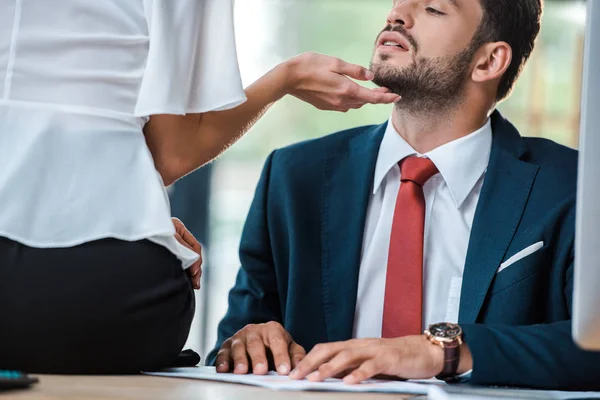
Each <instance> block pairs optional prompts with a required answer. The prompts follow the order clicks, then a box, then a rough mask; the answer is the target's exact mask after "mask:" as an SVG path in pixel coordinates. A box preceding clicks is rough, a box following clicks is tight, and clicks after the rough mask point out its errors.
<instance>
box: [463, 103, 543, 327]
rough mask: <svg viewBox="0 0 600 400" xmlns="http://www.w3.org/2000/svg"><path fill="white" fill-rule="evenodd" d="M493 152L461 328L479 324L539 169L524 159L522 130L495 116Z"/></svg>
mask: <svg viewBox="0 0 600 400" xmlns="http://www.w3.org/2000/svg"><path fill="white" fill-rule="evenodd" d="M492 130H493V141H492V152H491V155H490V162H489V166H488V170H487V173H486V178H485V182H484V184H483V188H482V191H481V195H480V198H479V204H478V205H477V211H476V212H475V218H474V221H473V227H472V229H471V237H470V241H469V249H468V252H467V259H466V263H465V271H464V276H463V287H462V295H461V301H460V314H459V322H460V323H475V322H476V320H477V316H478V315H479V312H480V310H481V307H482V305H483V303H484V300H485V297H486V294H487V291H488V289H489V287H490V284H491V282H492V279H493V278H494V275H495V274H496V271H497V269H498V266H499V265H500V263H501V262H502V259H503V258H504V256H505V254H506V251H507V250H508V247H509V245H510V242H511V241H512V238H513V236H514V234H515V232H516V230H517V227H518V225H519V222H520V221H521V217H522V215H523V212H524V210H525V206H526V204H527V200H528V198H529V194H530V192H531V188H532V186H533V183H534V181H535V177H536V176H537V173H538V169H539V167H538V166H537V165H534V164H529V163H527V162H524V161H522V160H521V158H522V156H523V155H524V154H525V153H526V147H525V145H524V142H523V140H522V138H521V137H520V135H519V133H518V132H517V130H516V128H515V127H514V126H512V124H510V123H509V122H508V121H506V120H505V119H504V118H503V117H502V116H501V115H500V113H498V112H497V111H496V112H494V114H493V115H492Z"/></svg>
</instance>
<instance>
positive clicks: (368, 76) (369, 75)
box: [365, 70, 375, 80]
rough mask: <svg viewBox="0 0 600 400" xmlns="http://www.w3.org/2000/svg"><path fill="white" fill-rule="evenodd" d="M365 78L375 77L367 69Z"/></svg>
mask: <svg viewBox="0 0 600 400" xmlns="http://www.w3.org/2000/svg"><path fill="white" fill-rule="evenodd" d="M365 78H367V79H368V80H372V79H375V74H374V73H373V72H371V71H369V70H367V73H366V74H365Z"/></svg>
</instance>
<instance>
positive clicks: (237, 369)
mask: <svg viewBox="0 0 600 400" xmlns="http://www.w3.org/2000/svg"><path fill="white" fill-rule="evenodd" d="M243 370H244V366H243V365H242V364H238V365H236V366H235V371H234V372H242V371H243Z"/></svg>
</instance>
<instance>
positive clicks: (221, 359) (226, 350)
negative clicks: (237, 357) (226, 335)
mask: <svg viewBox="0 0 600 400" xmlns="http://www.w3.org/2000/svg"><path fill="white" fill-rule="evenodd" d="M216 365H217V372H220V373H227V372H229V371H231V342H229V341H225V343H223V346H222V347H221V350H219V352H218V353H217V362H216Z"/></svg>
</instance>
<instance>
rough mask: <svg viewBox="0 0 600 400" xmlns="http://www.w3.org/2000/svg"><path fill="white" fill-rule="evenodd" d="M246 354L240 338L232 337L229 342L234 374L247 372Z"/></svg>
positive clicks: (243, 343) (244, 344) (244, 345)
mask: <svg viewBox="0 0 600 400" xmlns="http://www.w3.org/2000/svg"><path fill="white" fill-rule="evenodd" d="M246 354H247V353H246V343H245V342H244V341H243V340H242V339H239V338H238V339H234V340H233V342H232V343H231V358H232V359H233V373H234V374H247V373H248V356H247V355H246Z"/></svg>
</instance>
